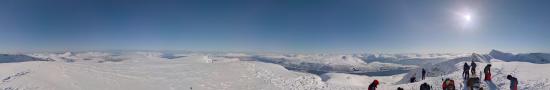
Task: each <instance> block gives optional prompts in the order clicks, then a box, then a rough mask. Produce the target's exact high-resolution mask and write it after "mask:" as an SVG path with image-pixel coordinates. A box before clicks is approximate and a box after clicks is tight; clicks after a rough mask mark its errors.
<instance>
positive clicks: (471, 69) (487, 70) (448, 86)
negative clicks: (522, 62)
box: [368, 61, 518, 90]
mask: <svg viewBox="0 0 550 90" xmlns="http://www.w3.org/2000/svg"><path fill="white" fill-rule="evenodd" d="M491 66H492V65H491V64H487V65H486V66H485V67H484V68H483V74H484V76H485V78H484V79H483V80H485V81H491ZM476 68H477V64H476V63H475V62H474V61H472V62H471V63H470V65H468V63H467V62H466V63H464V68H463V69H464V71H463V72H462V77H463V78H464V79H465V80H467V83H468V85H467V86H468V88H473V87H472V86H475V85H471V84H476V83H477V84H479V77H475V75H476ZM426 73H427V72H426V70H425V69H422V80H424V79H425V76H426ZM470 73H471V75H473V76H474V77H470ZM415 76H416V74H413V76H412V77H411V78H410V80H409V82H411V83H414V82H416V77H415ZM480 76H481V74H480ZM506 79H508V80H510V82H511V84H510V90H518V79H517V78H516V77H513V76H512V75H507V76H506ZM474 81H477V82H474ZM379 83H380V82H379V81H378V80H374V81H373V82H372V83H371V84H370V85H369V87H368V90H376V88H377V87H378V85H379ZM477 86H478V87H479V85H477ZM442 89H443V90H456V88H455V85H454V80H452V79H450V78H447V79H445V80H443V84H442ZM480 89H481V88H480ZM397 90H404V89H403V88H401V87H398V88H397ZM420 90H431V86H430V85H428V84H427V83H423V84H421V85H420Z"/></svg>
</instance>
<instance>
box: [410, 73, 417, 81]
mask: <svg viewBox="0 0 550 90" xmlns="http://www.w3.org/2000/svg"><path fill="white" fill-rule="evenodd" d="M409 82H411V83H414V82H416V73H415V74H413V75H412V76H411V79H409Z"/></svg>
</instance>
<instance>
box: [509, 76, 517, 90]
mask: <svg viewBox="0 0 550 90" xmlns="http://www.w3.org/2000/svg"><path fill="white" fill-rule="evenodd" d="M506 79H508V80H510V82H511V83H510V90H518V79H517V78H516V77H512V75H508V76H506Z"/></svg>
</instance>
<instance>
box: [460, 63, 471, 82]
mask: <svg viewBox="0 0 550 90" xmlns="http://www.w3.org/2000/svg"><path fill="white" fill-rule="evenodd" d="M462 76H463V77H464V78H466V79H467V78H470V65H468V63H467V62H466V63H464V71H463V72H462Z"/></svg>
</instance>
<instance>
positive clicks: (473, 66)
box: [470, 61, 477, 75]
mask: <svg viewBox="0 0 550 90" xmlns="http://www.w3.org/2000/svg"><path fill="white" fill-rule="evenodd" d="M470 65H471V66H472V69H471V70H472V75H476V67H477V65H476V62H474V61H472V64H470Z"/></svg>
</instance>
